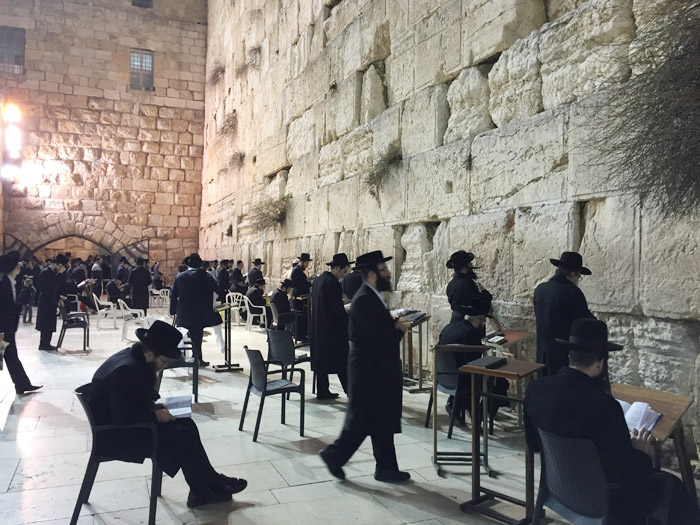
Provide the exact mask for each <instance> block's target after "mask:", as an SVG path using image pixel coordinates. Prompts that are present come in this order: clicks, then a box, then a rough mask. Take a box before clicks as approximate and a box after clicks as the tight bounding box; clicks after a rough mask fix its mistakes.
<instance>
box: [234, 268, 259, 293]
mask: <svg viewBox="0 0 700 525" xmlns="http://www.w3.org/2000/svg"><path fill="white" fill-rule="evenodd" d="M260 275H261V276H262V273H261V274H260ZM230 282H231V286H230V287H229V289H228V291H229V292H238V293H242V294H245V293H246V290H247V289H248V287H247V286H246V284H245V277H243V261H241V260H238V261H236V267H235V268H234V269H233V271H232V272H231V280H230Z"/></svg>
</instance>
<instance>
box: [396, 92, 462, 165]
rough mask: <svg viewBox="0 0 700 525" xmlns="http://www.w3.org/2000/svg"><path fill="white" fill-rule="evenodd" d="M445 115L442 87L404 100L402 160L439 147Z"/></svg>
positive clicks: (445, 97)
mask: <svg viewBox="0 0 700 525" xmlns="http://www.w3.org/2000/svg"><path fill="white" fill-rule="evenodd" d="M449 114H450V110H449V106H448V104H447V86H445V85H444V84H441V85H439V86H436V87H434V88H432V87H430V88H425V89H423V90H421V91H419V92H418V93H416V94H415V95H414V96H413V97H412V98H411V99H409V100H407V101H406V103H405V105H404V109H403V114H402V116H401V147H402V151H403V158H404V159H407V158H410V157H412V156H413V155H417V154H419V153H423V152H424V151H428V150H431V149H434V148H437V147H439V146H442V144H443V136H444V134H445V129H446V128H447V122H448V119H449Z"/></svg>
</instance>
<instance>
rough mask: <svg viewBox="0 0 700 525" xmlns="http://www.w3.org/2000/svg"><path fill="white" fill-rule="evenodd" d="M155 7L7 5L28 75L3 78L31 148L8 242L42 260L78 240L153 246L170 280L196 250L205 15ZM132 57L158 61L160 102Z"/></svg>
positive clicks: (120, 0)
mask: <svg viewBox="0 0 700 525" xmlns="http://www.w3.org/2000/svg"><path fill="white" fill-rule="evenodd" d="M137 3H138V2H137ZM152 4H153V7H152V8H141V7H137V6H135V5H132V1H131V0H63V1H58V0H28V1H22V2H18V1H16V0H0V26H3V27H11V28H21V29H24V32H25V40H26V45H25V54H24V70H23V71H21V72H20V73H19V74H9V73H0V91H2V95H3V103H6V104H7V103H15V104H17V105H18V106H19V107H20V108H21V110H22V112H23V115H24V118H23V121H22V128H23V131H24V139H25V146H24V150H23V151H24V162H23V167H22V173H21V176H20V177H19V179H18V180H16V181H14V182H12V183H10V182H4V197H5V198H4V213H3V217H4V220H3V222H4V232H5V233H6V234H9V235H11V236H13V237H14V238H17V239H18V240H20V241H21V242H22V243H24V244H25V245H27V246H28V248H30V249H32V250H35V249H38V248H40V247H41V246H44V245H46V244H48V243H50V242H52V241H54V240H56V239H59V238H62V237H67V236H73V235H75V236H78V237H83V238H85V239H87V240H90V241H93V242H95V243H97V244H99V245H100V246H101V247H103V248H104V249H105V250H106V251H109V252H115V251H118V250H119V249H121V248H122V247H124V246H125V245H129V244H131V243H134V242H137V241H140V240H142V239H148V240H149V244H150V256H151V259H154V260H155V259H159V260H161V261H164V263H162V264H161V268H163V271H164V272H166V273H168V274H171V275H172V274H174V272H175V268H176V266H177V264H178V263H179V262H180V261H181V260H182V258H183V256H184V255H185V253H189V252H191V251H193V250H195V249H196V248H197V246H198V235H199V214H200V211H199V209H200V200H201V172H202V154H203V141H202V126H203V122H204V79H205V52H206V38H207V26H206V22H207V4H206V0H178V1H177V2H173V1H170V0H155V1H154V2H153V3H152ZM132 49H138V50H147V51H152V52H153V71H154V75H153V84H154V89H153V90H152V91H148V90H137V89H132V88H131V87H130V56H131V50H132ZM96 251H97V250H95V252H96Z"/></svg>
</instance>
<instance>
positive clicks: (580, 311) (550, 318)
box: [535, 276, 594, 375]
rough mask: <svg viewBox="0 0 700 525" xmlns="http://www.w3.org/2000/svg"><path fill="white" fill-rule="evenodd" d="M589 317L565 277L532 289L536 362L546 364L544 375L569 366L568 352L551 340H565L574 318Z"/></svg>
mask: <svg viewBox="0 0 700 525" xmlns="http://www.w3.org/2000/svg"><path fill="white" fill-rule="evenodd" d="M593 317H594V315H593V314H592V313H591V311H590V310H589V309H588V303H587V302H586V297H585V296H584V295H583V292H582V291H581V289H580V288H579V287H578V286H576V285H575V284H574V283H572V282H571V281H569V280H568V279H566V278H565V277H557V276H554V277H552V278H551V279H550V280H549V281H547V282H544V283H542V284H540V285H538V286H537V288H535V318H536V322H537V362H538V363H543V364H545V365H547V366H546V368H545V375H554V374H556V373H557V371H558V370H559V369H560V368H562V367H564V366H567V365H568V364H569V357H568V350H567V349H566V348H564V347H561V346H559V345H557V344H556V343H555V341H554V339H555V338H559V339H564V340H566V339H569V333H570V331H571V324H572V323H573V322H574V321H575V320H576V319H582V318H593Z"/></svg>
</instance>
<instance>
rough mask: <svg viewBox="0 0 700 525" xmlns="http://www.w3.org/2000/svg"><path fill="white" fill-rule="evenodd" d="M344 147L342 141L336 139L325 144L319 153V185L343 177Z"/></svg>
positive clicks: (331, 182) (330, 182)
mask: <svg viewBox="0 0 700 525" xmlns="http://www.w3.org/2000/svg"><path fill="white" fill-rule="evenodd" d="M341 153H342V148H341V146H340V141H338V140H334V141H333V142H331V143H330V144H327V145H326V146H323V147H322V148H321V151H320V152H319V155H318V185H319V186H326V185H328V184H333V183H334V182H339V181H341V180H342V179H343V161H342V158H341Z"/></svg>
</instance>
